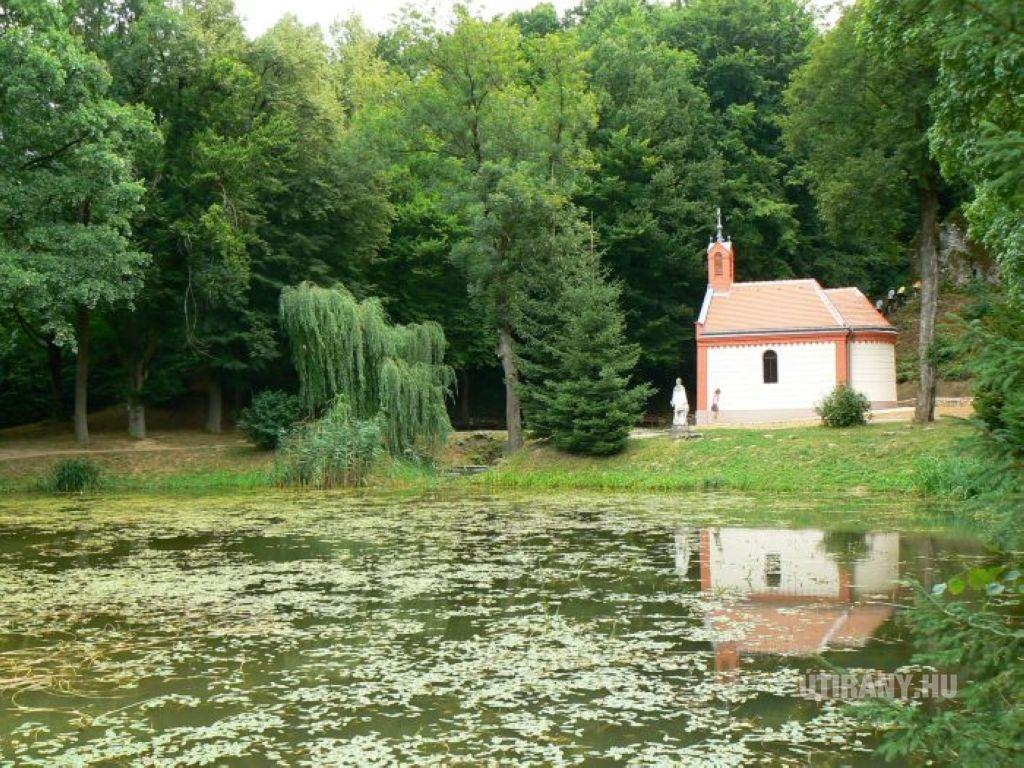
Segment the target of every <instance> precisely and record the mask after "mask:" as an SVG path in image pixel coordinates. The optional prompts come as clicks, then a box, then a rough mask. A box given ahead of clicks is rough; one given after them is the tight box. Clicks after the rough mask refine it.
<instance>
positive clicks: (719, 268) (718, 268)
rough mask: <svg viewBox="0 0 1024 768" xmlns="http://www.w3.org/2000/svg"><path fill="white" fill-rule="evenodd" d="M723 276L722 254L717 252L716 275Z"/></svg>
mask: <svg viewBox="0 0 1024 768" xmlns="http://www.w3.org/2000/svg"><path fill="white" fill-rule="evenodd" d="M721 276H722V254H720V253H716V254H715V277H721Z"/></svg>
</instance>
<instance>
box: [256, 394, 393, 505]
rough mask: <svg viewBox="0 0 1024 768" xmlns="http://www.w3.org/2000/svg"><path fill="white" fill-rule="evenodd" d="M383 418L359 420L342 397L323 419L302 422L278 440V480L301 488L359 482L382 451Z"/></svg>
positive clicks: (349, 484) (377, 416)
mask: <svg viewBox="0 0 1024 768" xmlns="http://www.w3.org/2000/svg"><path fill="white" fill-rule="evenodd" d="M385 426H386V425H385V422H384V418H383V417H382V416H381V415H376V416H373V417H371V418H369V419H360V418H357V417H356V416H355V415H354V412H353V410H352V408H351V407H350V406H349V404H348V402H347V401H346V400H345V398H344V397H339V398H337V399H336V400H335V401H334V402H333V403H332V404H331V405H330V406H329V407H328V409H327V411H326V413H324V416H323V418H321V419H317V420H316V421H313V422H311V423H308V424H302V425H300V426H298V427H296V428H295V429H293V430H292V431H291V432H289V433H288V434H286V435H285V436H284V438H283V439H282V440H281V444H280V449H279V451H278V456H277V467H276V472H277V481H278V483H279V484H281V485H291V486H298V487H302V488H317V489H325V488H339V487H344V486H351V485H361V484H362V483H363V482H364V481H365V480H366V477H367V475H368V474H369V472H370V470H371V469H372V468H373V465H374V462H375V461H376V460H377V458H378V457H379V456H380V455H381V454H382V453H383V451H384V430H385Z"/></svg>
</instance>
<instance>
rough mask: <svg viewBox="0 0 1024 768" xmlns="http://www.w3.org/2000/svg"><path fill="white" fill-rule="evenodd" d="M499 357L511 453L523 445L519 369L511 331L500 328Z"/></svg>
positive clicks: (508, 446) (509, 450) (508, 445)
mask: <svg viewBox="0 0 1024 768" xmlns="http://www.w3.org/2000/svg"><path fill="white" fill-rule="evenodd" d="M495 351H496V353H497V355H498V357H499V358H501V367H502V370H503V371H504V372H505V425H506V429H507V430H508V444H507V450H508V453H510V454H512V453H515V452H516V451H518V450H519V449H520V448H522V447H523V413H522V408H521V407H520V405H519V393H518V392H517V391H516V386H517V385H518V384H519V371H518V370H517V369H516V361H515V357H514V356H513V353H512V331H511V330H510V329H509V328H502V329H501V331H499V333H498V348H497V350H495Z"/></svg>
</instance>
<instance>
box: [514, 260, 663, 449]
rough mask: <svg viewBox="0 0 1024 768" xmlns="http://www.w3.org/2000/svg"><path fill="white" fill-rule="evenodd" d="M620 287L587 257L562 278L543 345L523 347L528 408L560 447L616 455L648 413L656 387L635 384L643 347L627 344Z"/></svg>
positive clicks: (596, 262)
mask: <svg viewBox="0 0 1024 768" xmlns="http://www.w3.org/2000/svg"><path fill="white" fill-rule="evenodd" d="M620 290H621V289H620V288H619V286H618V285H617V284H615V283H611V282H609V281H608V280H607V279H606V277H605V275H604V273H603V271H602V270H601V268H600V265H599V261H598V258H597V256H596V254H590V255H589V256H587V257H586V258H585V259H584V260H582V261H580V262H578V263H577V264H576V265H575V268H574V269H573V270H571V272H569V273H568V274H567V275H566V276H565V278H564V283H563V286H562V290H561V291H560V295H559V297H558V300H557V304H556V309H555V311H554V312H552V313H551V320H552V322H553V325H554V326H555V327H553V328H552V329H551V330H552V332H551V333H550V334H548V335H547V338H546V341H545V342H544V344H543V346H542V347H541V348H540V349H539V350H538V347H537V345H536V344H532V345H531V344H528V345H527V347H526V349H525V350H524V357H525V358H526V359H527V360H529V359H530V358H531V355H532V357H533V360H534V362H533V365H532V366H531V365H530V364H529V363H527V364H525V365H524V371H526V372H528V373H529V374H531V381H529V382H527V383H526V384H525V386H524V390H525V391H526V395H525V400H526V402H527V403H529V409H528V411H527V412H528V413H529V414H531V416H530V418H531V419H533V420H535V421H536V422H537V423H538V424H539V426H540V428H541V431H542V432H543V433H545V434H550V436H551V439H552V442H553V443H554V444H555V446H556V447H557V448H559V449H560V450H563V451H568V452H570V453H582V454H590V455H595V456H603V455H608V454H612V453H617V452H618V451H620V450H622V448H623V447H624V446H625V444H626V438H627V437H628V436H629V430H630V428H631V427H632V426H633V425H634V424H636V423H637V421H639V419H640V416H641V414H642V413H643V409H644V404H645V402H646V400H647V397H648V395H649V394H650V391H651V390H650V386H649V385H648V384H633V383H632V382H631V374H632V371H633V368H634V367H635V366H636V362H637V359H638V358H639V356H640V349H639V347H638V346H637V345H635V344H629V343H627V342H626V339H625V320H624V318H623V314H622V310H621V309H620V307H619V294H620ZM532 423H533V422H531V424H532Z"/></svg>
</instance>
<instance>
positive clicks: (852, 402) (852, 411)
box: [814, 384, 871, 427]
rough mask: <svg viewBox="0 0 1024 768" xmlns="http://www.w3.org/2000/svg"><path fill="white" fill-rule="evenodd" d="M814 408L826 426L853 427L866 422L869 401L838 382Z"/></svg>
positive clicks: (869, 406) (869, 408)
mask: <svg viewBox="0 0 1024 768" xmlns="http://www.w3.org/2000/svg"><path fill="white" fill-rule="evenodd" d="M814 410H815V411H817V413H818V415H819V416H821V423H822V424H824V425H825V426H826V427H855V426H858V425H861V424H867V415H868V413H869V412H870V411H871V401H870V400H868V399H867V398H866V397H865V396H864V395H862V394H861V393H860V392H858V391H856V390H855V389H852V388H850V387H848V386H846V385H845V384H840V385H838V386H837V387H836V388H835V389H833V390H832V391H831V392H829V393H828V395H826V396H825V399H824V400H822V401H821V403H819V404H818V405H817V406H816V407H815V409H814Z"/></svg>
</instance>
